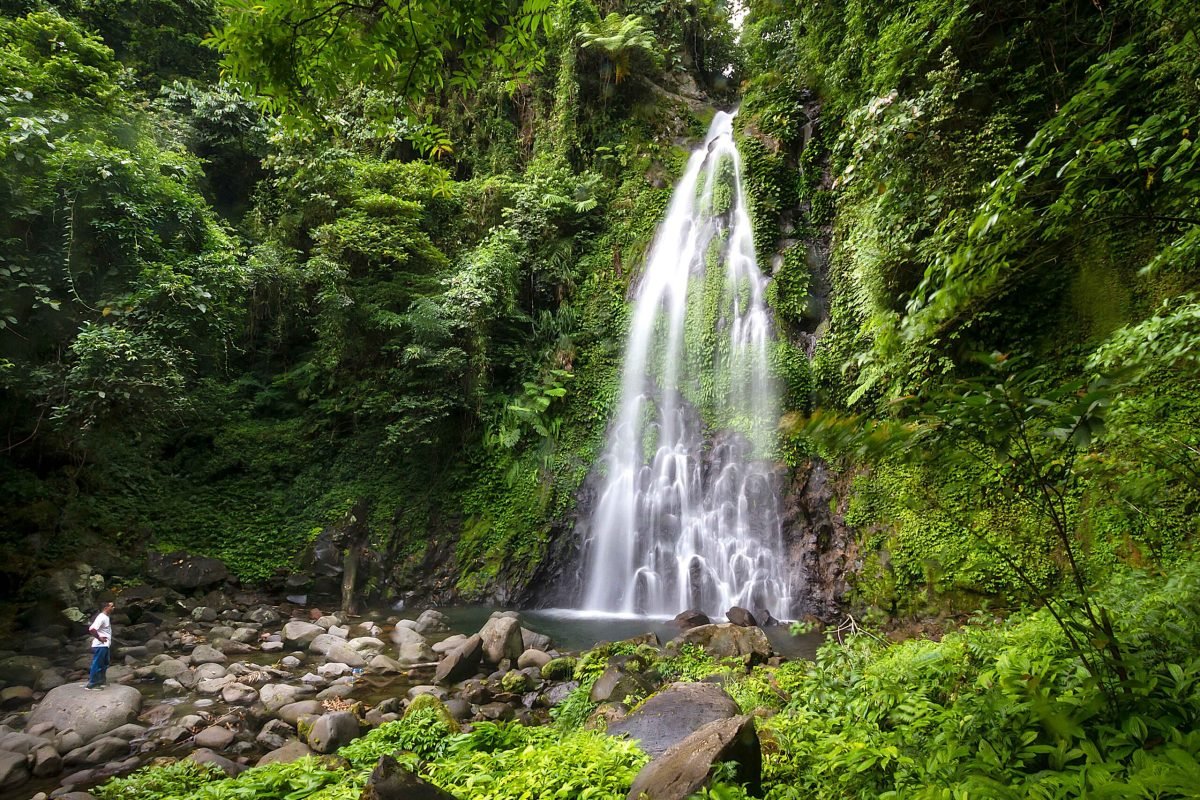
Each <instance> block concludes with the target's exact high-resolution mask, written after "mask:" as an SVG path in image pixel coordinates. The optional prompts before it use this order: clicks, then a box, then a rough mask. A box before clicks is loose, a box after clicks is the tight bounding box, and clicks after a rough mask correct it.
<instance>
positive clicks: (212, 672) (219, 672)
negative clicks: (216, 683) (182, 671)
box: [194, 661, 228, 681]
mask: <svg viewBox="0 0 1200 800" xmlns="http://www.w3.org/2000/svg"><path fill="white" fill-rule="evenodd" d="M194 672H195V675H196V680H197V681H211V680H215V679H217V678H224V677H225V675H226V674H227V672H228V670H226V669H225V667H224V666H223V665H222V664H217V663H214V662H212V661H209V662H207V663H204V664H201V665H200V666H198V667H196V669H195V671H194Z"/></svg>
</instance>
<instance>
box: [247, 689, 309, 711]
mask: <svg viewBox="0 0 1200 800" xmlns="http://www.w3.org/2000/svg"><path fill="white" fill-rule="evenodd" d="M305 694H308V692H307V691H306V690H305V689H302V688H300V687H298V686H289V685H288V684H286V683H268V684H267V685H266V686H264V687H262V688H261V689H259V690H258V699H259V700H261V701H262V704H263V707H264V708H265V709H267V711H268V712H274V711H278V710H280V709H281V708H283V707H284V706H286V705H291V704H292V703H295V702H296V701H297V700H299V699H300V698H301V697H302V696H303V695H305Z"/></svg>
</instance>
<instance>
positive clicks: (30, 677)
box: [0, 654, 92, 686]
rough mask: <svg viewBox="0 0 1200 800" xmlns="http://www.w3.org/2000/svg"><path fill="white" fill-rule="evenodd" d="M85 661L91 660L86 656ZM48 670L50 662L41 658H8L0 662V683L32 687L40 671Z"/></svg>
mask: <svg viewBox="0 0 1200 800" xmlns="http://www.w3.org/2000/svg"><path fill="white" fill-rule="evenodd" d="M87 660H88V662H89V663H90V662H91V660H92V656H91V654H88V656H87ZM49 668H50V661H49V660H47V659H45V658H43V657H42V656H9V657H8V658H5V659H3V660H0V681H3V682H5V683H7V684H10V685H11V684H20V685H22V686H33V685H34V684H35V683H37V679H38V676H39V675H41V673H42V670H45V669H49Z"/></svg>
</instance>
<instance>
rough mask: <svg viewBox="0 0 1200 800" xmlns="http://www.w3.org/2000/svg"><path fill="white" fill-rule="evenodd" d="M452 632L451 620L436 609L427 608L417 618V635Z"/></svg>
mask: <svg viewBox="0 0 1200 800" xmlns="http://www.w3.org/2000/svg"><path fill="white" fill-rule="evenodd" d="M448 630H450V620H449V618H448V617H447V616H446V615H445V614H443V613H442V612H440V611H437V610H436V609H432V608H427V609H425V610H424V611H422V612H421V615H420V616H419V617H417V627H416V631H417V633H420V634H422V635H426V634H430V633H445V632H446V631H448Z"/></svg>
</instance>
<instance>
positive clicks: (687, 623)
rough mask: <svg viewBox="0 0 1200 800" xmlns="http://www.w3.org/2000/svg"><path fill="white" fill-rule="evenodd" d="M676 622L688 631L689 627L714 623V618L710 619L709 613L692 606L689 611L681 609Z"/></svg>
mask: <svg viewBox="0 0 1200 800" xmlns="http://www.w3.org/2000/svg"><path fill="white" fill-rule="evenodd" d="M674 622H675V624H676V625H678V626H679V627H680V628H681V629H683V630H685V631H686V630H688V629H689V628H698V627H699V626H701V625H709V624H711V623H712V620H711V619H709V618H708V615H707V614H705V613H704V612H703V611H697V610H696V609H694V608H690V609H688V610H687V611H681V612H680V613H678V614H676V615H675V620H674Z"/></svg>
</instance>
